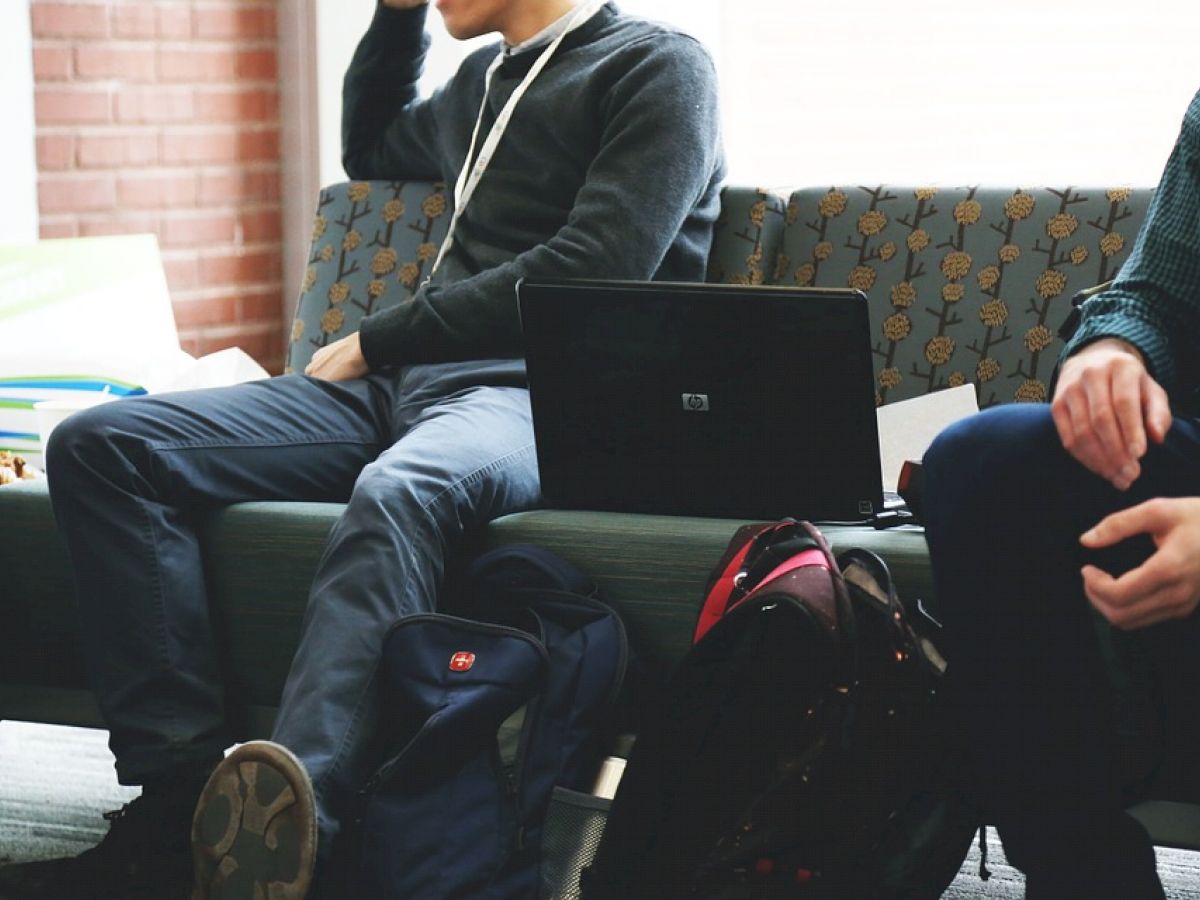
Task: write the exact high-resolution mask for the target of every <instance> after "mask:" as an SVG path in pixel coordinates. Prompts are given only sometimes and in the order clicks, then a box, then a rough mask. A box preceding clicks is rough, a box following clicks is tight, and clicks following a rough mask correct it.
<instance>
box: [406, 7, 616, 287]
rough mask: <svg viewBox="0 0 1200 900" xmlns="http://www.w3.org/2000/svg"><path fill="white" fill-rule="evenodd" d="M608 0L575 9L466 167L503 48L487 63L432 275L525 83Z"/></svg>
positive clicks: (527, 83) (527, 87) (502, 59)
mask: <svg viewBox="0 0 1200 900" xmlns="http://www.w3.org/2000/svg"><path fill="white" fill-rule="evenodd" d="M607 2H608V0H591V2H589V3H585V4H584V5H582V6H580V7H579V8H578V9H576V10H575V13H574V14H573V15H572V16H571V18H570V20H569V21H568V22H567V27H566V28H565V29H563V31H562V33H561V34H559V35H558V37H556V38H555V39H554V40H553V41H552V42H551V43H550V45H549V46H548V47H547V48H546V49H545V50H543V51H542V55H541V56H539V57H538V58H537V61H536V62H534V64H533V66H532V67H531V68H530V70H529V73H528V74H527V75H526V76H525V77H524V79H522V81H521V83H520V84H519V85H517V87H516V90H514V91H513V92H512V96H510V97H509V98H508V102H507V103H505V104H504V108H503V109H502V110H500V115H498V116H496V121H495V122H494V123H493V124H492V129H491V131H489V132H488V136H487V137H486V138H484V141H483V146H482V147H481V148H480V149H479V156H478V157H477V158H476V159H475V163H474V165H471V167H470V169H469V170H468V169H467V166H468V164H470V162H471V158H472V157H473V156H474V154H475V142H476V140H477V139H478V138H479V127H480V125H482V124H483V114H484V112H485V110H486V109H487V102H488V93H489V92H490V91H491V88H492V76H493V75H494V74H495V73H496V69H498V68H500V64H501V63H502V62H503V61H504V51H503V50H501V51H500V53H498V54H497V55H496V58H495V59H493V60H492V63H491V65H490V66H488V70H487V75H486V76H485V78H484V81H483V102H482V103H480V105H479V116H478V117H477V118H476V119H475V129H474V130H473V131H472V132H471V146H470V147H469V148H468V149H467V158H466V159H465V160H463V169H462V171H461V172H459V174H458V183H457V184H456V185H455V186H454V214H453V215H452V216H451V217H450V227H449V229H447V231H446V237H445V239H444V240H443V241H442V248H441V249H440V250H439V251H438V255H437V259H435V260H434V261H433V268H431V269H430V270H429V274H430V275H432V274H433V273H434V272H436V271H437V267H438V266H439V265H441V262H442V259H443V258H445V256H446V254H447V253H448V252H449V250H450V248H451V247H452V246H454V226H455V225H457V224H458V219H459V216H461V215H462V213H463V210H464V209H465V208H466V205H467V203H469V202H470V200H471V195H472V194H474V193H475V188H476V187H477V186H478V185H479V180H480V179H481V178H483V173H484V172H485V171H486V170H487V167H488V163H489V162H491V160H492V156H493V154H495V152H496V147H497V145H498V144H499V143H500V138H502V137H503V136H504V131H505V129H506V128H508V120H509V119H511V118H512V113H513V109H514V108H515V107H516V105H517V103H518V102H519V101H520V99H521V98H522V97H523V96H524V95H525V92H526V91H527V90H529V86H530V85H531V84H533V80H534V79H535V78H537V77H538V74H539V73H540V72H541V71H542V69H544V68H545V67H546V64H547V63H548V62H550V57H552V56H553V55H554V51H555V50H557V49H558V45H559V44H561V43H562V42H563V38H565V37H566V36H567V35H568V34H570V33H571V32H572V31H574V30H575V29H576V28H578V27H579V26H580V25H582V24H583V23H584V22H586V21H587V20H588V19H590V18H591V17H592V16H594V15H595V14H596V13H597V12H599V10H600V8H601V7H602V6H604V5H605V4H606V3H607Z"/></svg>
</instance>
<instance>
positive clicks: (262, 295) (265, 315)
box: [237, 285, 283, 322]
mask: <svg viewBox="0 0 1200 900" xmlns="http://www.w3.org/2000/svg"><path fill="white" fill-rule="evenodd" d="M237 318H238V321H239V322H255V321H260V320H261V321H274V322H279V321H281V320H282V319H283V294H282V292H281V291H280V289H279V286H278V285H272V286H271V287H270V288H268V289H267V290H266V291H263V292H254V293H251V292H246V293H243V294H242V295H241V297H240V303H239V305H238V315H237Z"/></svg>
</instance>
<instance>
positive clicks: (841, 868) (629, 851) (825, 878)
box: [582, 521, 979, 900]
mask: <svg viewBox="0 0 1200 900" xmlns="http://www.w3.org/2000/svg"><path fill="white" fill-rule="evenodd" d="M935 627H936V626H935V625H934V623H933V622H932V621H931V620H930V619H928V618H926V617H924V616H921V615H914V614H912V613H910V611H908V610H906V609H905V608H904V607H903V606H902V605H901V603H900V601H899V599H898V598H897V595H896V592H895V590H894V588H893V587H892V583H891V578H890V577H889V574H888V570H887V567H886V566H885V565H884V563H883V562H882V560H880V559H879V557H877V556H875V555H874V554H872V553H869V552H867V551H862V550H851V551H848V552H847V553H844V554H843V555H842V556H841V557H840V558H839V559H838V560H837V561H835V560H834V558H833V556H832V555H831V553H830V550H829V546H828V544H827V543H826V541H825V539H824V537H823V536H822V535H821V533H820V532H819V531H817V529H816V528H814V527H813V526H811V525H810V524H808V523H807V522H793V521H786V522H779V523H775V524H772V525H768V526H761V525H759V526H747V527H745V528H743V529H741V530H740V531H738V533H737V534H736V535H735V537H734V539H733V541H732V543H731V544H730V546H729V549H728V551H727V552H726V554H725V556H724V557H723V558H722V560H721V562H720V563H719V565H718V566H717V568H716V570H715V572H714V574H713V577H712V579H711V580H710V583H709V587H708V591H707V603H706V605H705V607H704V609H703V610H702V611H701V615H700V619H699V621H698V623H697V628H696V643H695V644H694V646H693V647H692V649H691V651H689V653H688V655H687V656H686V657H685V658H684V660H683V662H682V663H681V664H680V666H679V667H678V669H677V670H676V671H675V673H674V675H673V677H672V680H671V683H670V685H669V688H668V690H667V692H666V697H665V703H664V705H663V706H662V707H661V708H660V709H659V710H658V714H657V715H656V716H654V717H651V719H650V723H651V724H650V725H649V727H647V728H646V729H644V730H643V732H642V733H641V734H640V735H639V736H638V738H637V742H636V743H635V745H634V748H633V751H632V753H631V755H630V758H629V761H628V765H627V768H626V773H625V777H624V779H623V780H622V782H621V785H620V787H619V789H618V791H617V795H616V798H615V800H614V802H613V806H612V809H611V812H610V814H609V819H608V823H607V825H606V827H605V831H604V835H603V838H602V839H601V841H600V846H599V848H598V850H597V853H596V856H595V859H594V861H593V864H592V866H591V867H590V868H589V869H587V870H586V871H585V872H584V875H583V878H582V888H583V897H584V898H586V900H598V898H606V900H607V898H630V897H632V898H643V897H644V898H651V897H672V898H676V897H705V898H759V897H761V898H768V897H788V898H791V897H814V898H815V897H827V898H838V900H845V898H854V900H864V898H876V897H878V898H892V897H912V898H917V897H930V898H934V897H939V896H940V895H941V893H942V891H943V890H944V889H945V887H946V886H947V885H948V884H949V883H950V882H951V881H953V879H954V877H955V876H956V874H957V873H958V870H959V867H960V865H961V863H962V860H963V859H964V858H965V856H966V854H967V851H968V849H969V846H970V843H971V838H972V834H973V833H974V831H975V829H976V827H977V826H978V824H979V823H978V815H977V813H976V811H975V809H974V808H973V806H972V805H971V804H970V803H969V802H968V800H967V799H966V797H965V796H964V794H963V792H962V791H961V790H960V788H959V786H958V784H957V783H956V780H955V778H954V777H953V775H954V773H955V772H956V771H957V769H958V766H957V764H956V758H957V756H956V751H955V749H954V747H953V746H952V742H951V740H950V739H949V736H948V735H947V729H946V728H945V727H943V722H942V714H941V709H940V704H939V703H938V701H937V696H936V692H937V687H938V683H939V680H940V679H941V676H942V672H943V671H944V669H945V662H944V661H943V660H942V658H941V657H940V655H938V653H937V650H936V648H935V647H934V645H933V643H932V640H931V639H930V637H929V634H932V633H933V631H934V629H935Z"/></svg>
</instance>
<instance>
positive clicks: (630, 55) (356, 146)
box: [342, 4, 725, 370]
mask: <svg viewBox="0 0 1200 900" xmlns="http://www.w3.org/2000/svg"><path fill="white" fill-rule="evenodd" d="M426 9H427V8H426V7H424V6H422V7H418V8H416V9H412V10H397V9H390V8H387V7H382V6H381V7H379V8H378V10H377V11H376V14H375V18H374V20H373V22H372V24H371V27H370V28H369V29H368V31H367V33H366V35H364V37H363V39H362V42H361V43H360V44H359V47H358V50H357V52H356V53H355V55H354V59H353V61H352V63H351V65H350V68H349V70H348V72H347V73H346V79H345V86H344V111H343V122H342V146H343V163H344V165H345V168H346V172H347V173H348V174H349V175H350V177H352V178H357V179H375V178H378V179H440V180H443V181H445V182H446V183H447V185H449V186H451V187H452V186H453V185H454V183H455V181H456V180H457V178H458V173H459V169H460V167H461V166H462V165H463V162H464V159H465V157H466V155H467V150H468V147H469V146H470V140H471V130H472V128H473V126H474V124H475V117H476V115H477V114H478V112H479V106H480V103H481V101H482V100H483V90H484V75H485V72H486V70H487V67H488V64H489V63H490V62H491V61H492V59H493V58H494V57H495V56H496V54H497V53H499V52H501V49H502V48H501V45H499V44H495V45H492V46H488V47H485V48H482V49H480V50H478V51H476V52H474V53H472V54H471V55H470V56H469V57H468V58H467V59H466V60H465V61H464V62H463V64H462V65H461V67H460V68H459V70H458V71H457V72H456V73H455V75H454V77H453V78H451V79H450V80H449V81H448V82H447V83H446V84H445V85H444V86H442V87H441V88H440V89H438V90H437V91H436V92H434V94H433V95H432V96H431V97H429V98H428V99H424V100H422V99H419V98H418V97H417V89H416V82H417V79H418V78H419V77H420V74H421V70H422V66H423V63H424V57H425V52H426V50H427V48H428V46H429V38H428V36H427V35H426V34H425V31H424V23H425V12H426ZM541 51H542V48H535V49H532V50H528V51H525V52H523V53H519V54H512V55H511V56H510V57H509V58H508V59H506V60H505V61H504V62H503V63H502V64H501V66H500V68H499V69H498V70H497V72H496V75H495V76H494V78H493V81H492V89H491V92H490V94H489V96H488V98H487V112H486V114H485V116H484V120H483V123H482V126H481V129H480V138H479V142H480V143H482V142H483V137H484V136H485V135H486V134H487V131H488V129H489V128H490V127H491V124H492V121H493V119H494V117H495V115H496V114H497V113H498V112H499V111H500V109H501V108H503V106H504V103H505V101H506V100H507V99H508V97H509V96H510V95H511V93H512V91H513V90H514V89H515V88H516V86H517V85H518V84H519V83H520V82H521V79H522V77H523V76H524V75H525V74H526V73H527V72H528V71H529V68H530V66H532V65H533V62H534V61H535V60H536V59H537V57H538V55H539V54H540V53H541ZM724 169H725V165H724V155H723V153H722V150H721V142H720V129H719V124H718V120H717V85H716V75H715V72H714V69H713V65H712V61H711V59H710V58H709V56H708V53H707V52H706V51H705V50H704V48H703V47H702V46H701V45H700V44H699V43H698V42H697V41H695V40H694V39H692V38H690V37H688V36H686V35H684V34H682V33H681V32H678V31H675V30H672V29H670V28H668V27H665V26H662V25H658V24H654V23H651V22H647V21H645V20H642V19H638V18H634V17H632V16H627V15H624V14H622V13H620V12H618V11H617V9H616V8H615V7H614V6H613V5H612V4H609V5H608V6H606V7H604V8H603V9H601V10H600V12H598V13H597V14H596V15H595V16H594V17H592V18H591V19H590V20H588V21H587V22H586V23H585V24H584V25H582V26H580V27H579V28H578V29H576V30H575V31H573V32H571V33H570V34H568V35H567V37H566V39H565V40H564V41H563V43H562V45H561V46H560V47H559V48H558V50H557V51H556V52H555V54H554V56H553V58H552V59H551V61H550V63H549V65H547V66H546V68H545V69H544V70H543V71H542V73H541V75H539V76H538V78H537V79H536V80H535V81H534V82H533V84H532V86H531V87H530V88H529V90H528V92H527V93H526V94H525V96H524V98H523V99H522V100H521V101H520V103H519V104H518V105H517V107H516V111H515V112H514V114H513V117H512V119H511V121H510V123H509V126H508V130H507V131H506V132H505V135H504V138H503V140H502V141H501V143H500V145H499V147H498V148H497V150H496V153H495V156H494V157H493V159H492V161H491V163H490V164H489V166H488V169H487V171H486V173H485V174H484V176H483V179H482V180H481V181H480V183H479V186H478V188H477V189H476V191H475V195H474V196H473V197H472V198H471V202H470V203H469V204H467V208H466V211H465V212H464V214H463V216H462V218H461V219H460V220H459V222H458V225H457V227H456V229H455V234H454V246H453V249H452V250H451V252H450V253H449V254H448V255H447V257H446V258H445V259H444V260H443V261H442V264H441V266H440V267H439V269H438V271H437V273H436V274H435V275H434V277H433V279H432V280H431V281H430V282H429V283H428V284H426V285H424V286H423V287H421V288H420V289H419V290H418V291H417V292H416V293H415V295H414V296H413V297H412V298H411V299H409V300H407V301H405V302H403V303H401V304H400V305H399V306H396V307H392V308H390V309H387V310H384V311H382V312H379V313H376V314H374V315H372V316H369V317H368V318H366V319H364V320H363V322H362V326H361V329H360V335H361V340H362V350H363V354H364V356H365V357H366V360H367V363H368V365H369V366H370V367H371V368H372V369H373V370H374V369H378V368H380V367H383V366H387V365H399V364H408V363H418V362H444V361H450V360H467V359H485V358H494V357H516V356H520V355H521V336H520V329H519V323H518V319H517V309H516V301H515V290H514V289H515V285H516V283H517V280H518V279H519V278H521V277H523V276H530V277H539V276H541V277H603V278H627V279H650V278H654V279H660V280H677V281H699V280H702V279H703V278H704V270H705V263H706V260H707V257H708V251H709V246H710V244H711V241H712V226H713V222H714V221H715V219H716V216H717V212H718V207H719V199H720V198H719V188H720V182H721V179H722V177H723V175H724Z"/></svg>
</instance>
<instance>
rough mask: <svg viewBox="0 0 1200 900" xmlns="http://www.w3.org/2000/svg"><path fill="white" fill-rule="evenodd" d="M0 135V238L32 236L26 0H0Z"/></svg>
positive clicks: (30, 95) (33, 208)
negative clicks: (0, 210)
mask: <svg viewBox="0 0 1200 900" xmlns="http://www.w3.org/2000/svg"><path fill="white" fill-rule="evenodd" d="M0 111H3V115H4V123H5V128H6V129H7V133H6V134H5V137H4V139H3V140H0V177H3V179H4V214H3V215H0V243H14V242H23V241H34V240H37V235H38V210H37V159H36V156H35V152H34V147H35V145H34V136H33V54H32V51H31V48H30V35H29V0H0Z"/></svg>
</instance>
